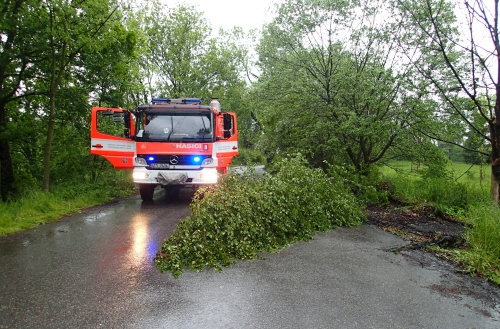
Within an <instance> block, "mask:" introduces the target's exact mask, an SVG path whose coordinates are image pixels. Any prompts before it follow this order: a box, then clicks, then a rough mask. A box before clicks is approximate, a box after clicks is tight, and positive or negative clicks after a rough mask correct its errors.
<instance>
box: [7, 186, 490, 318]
mask: <svg viewBox="0 0 500 329" xmlns="http://www.w3.org/2000/svg"><path fill="white" fill-rule="evenodd" d="M189 197H190V195H189V194H184V195H182V196H181V198H180V199H179V200H177V201H175V202H173V201H169V200H166V198H165V196H164V195H163V192H162V191H161V192H160V193H157V194H156V196H155V204H154V205H147V206H145V205H142V203H141V201H140V199H139V197H131V198H127V199H125V200H122V201H120V202H117V203H112V204H108V205H103V206H99V207H95V208H92V209H89V210H87V211H84V212H82V213H81V214H78V215H75V216H71V217H67V218H64V219H62V220H61V221H59V222H57V223H51V224H47V225H44V226H41V227H38V228H36V229H34V230H30V231H28V232H26V233H23V234H21V235H16V236H11V237H8V238H0V289H1V290H0V328H500V305H499V304H500V301H499V299H498V298H499V297H500V294H498V289H492V287H491V286H488V285H487V284H485V283H484V282H483V281H481V280H477V279H473V278H469V277H467V276H463V275H460V274H457V273H456V272H455V271H453V269H452V268H450V267H449V266H447V265H446V264H443V263H441V262H440V261H438V260H436V259H434V258H433V257H432V256H429V255H426V254H422V253H419V252H410V253H408V254H407V255H406V256H403V255H401V254H394V253H391V252H388V251H387V249H389V248H391V247H395V246H400V245H401V244H403V241H402V240H400V239H399V238H397V237H395V236H393V235H391V234H388V233H386V232H383V231H380V230H378V229H376V228H373V227H370V226H368V225H362V226H360V227H356V228H341V229H337V230H333V231H331V232H327V233H320V234H318V235H317V237H316V238H315V239H314V240H313V241H311V242H301V243H297V244H294V245H292V246H291V247H289V248H287V249H285V250H283V251H281V252H280V253H276V254H266V255H264V256H265V259H261V260H255V261H244V262H243V261H242V262H238V263H237V264H235V265H233V266H232V267H230V268H227V269H225V271H224V272H223V273H214V272H213V271H211V270H208V271H205V272H203V273H192V272H186V273H184V274H183V275H182V276H181V277H180V278H179V279H174V278H172V276H171V275H170V274H168V273H163V274H162V273H159V272H158V271H157V270H156V268H155V267H154V266H153V263H152V261H153V257H154V255H155V253H156V251H157V250H158V248H159V246H160V244H161V242H162V241H163V239H164V238H166V237H167V236H168V235H169V234H171V232H172V231H173V229H174V228H175V224H176V223H177V222H178V221H179V220H181V219H183V218H185V217H186V216H188V215H189V208H188V204H189ZM424 264H425V266H424Z"/></svg>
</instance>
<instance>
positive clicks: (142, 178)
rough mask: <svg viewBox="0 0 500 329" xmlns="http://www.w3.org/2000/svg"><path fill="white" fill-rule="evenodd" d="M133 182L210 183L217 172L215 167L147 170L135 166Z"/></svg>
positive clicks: (212, 182)
mask: <svg viewBox="0 0 500 329" xmlns="http://www.w3.org/2000/svg"><path fill="white" fill-rule="evenodd" d="M133 177H134V183H135V184H136V185H140V184H155V185H158V184H159V185H162V186H186V187H188V186H193V185H212V184H216V183H217V178H218V173H217V170H216V169H215V168H203V169H200V170H148V169H146V168H144V167H136V168H134V171H133Z"/></svg>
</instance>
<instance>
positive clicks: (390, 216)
mask: <svg viewBox="0 0 500 329" xmlns="http://www.w3.org/2000/svg"><path fill="white" fill-rule="evenodd" d="M367 218H368V224H371V225H374V226H377V227H379V228H381V229H382V230H384V231H388V232H391V233H393V234H396V235H399V236H401V237H402V238H404V239H405V240H408V241H409V242H410V244H409V245H407V246H404V248H413V249H420V248H423V247H426V246H428V245H438V246H440V247H442V248H460V247H467V244H466V241H465V239H464V237H463V236H464V233H465V226H464V224H463V223H461V222H458V221H456V220H454V219H453V218H451V217H448V216H446V215H443V214H439V213H436V212H434V211H433V210H432V209H431V208H430V207H424V208H418V209H415V208H404V207H397V206H394V205H392V206H389V207H380V206H370V207H368V209H367Z"/></svg>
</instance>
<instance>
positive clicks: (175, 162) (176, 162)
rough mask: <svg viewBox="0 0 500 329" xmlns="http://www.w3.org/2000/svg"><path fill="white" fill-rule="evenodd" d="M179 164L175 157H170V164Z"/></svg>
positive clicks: (177, 158)
mask: <svg viewBox="0 0 500 329" xmlns="http://www.w3.org/2000/svg"><path fill="white" fill-rule="evenodd" d="M178 163H179V157H178V156H177V155H172V156H171V157H170V164H173V165H176V164H178Z"/></svg>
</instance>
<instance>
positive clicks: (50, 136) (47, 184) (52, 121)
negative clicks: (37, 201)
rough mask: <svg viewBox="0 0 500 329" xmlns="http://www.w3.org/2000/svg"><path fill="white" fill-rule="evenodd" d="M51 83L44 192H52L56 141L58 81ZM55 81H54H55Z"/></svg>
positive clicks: (44, 159) (44, 162)
mask: <svg viewBox="0 0 500 329" xmlns="http://www.w3.org/2000/svg"><path fill="white" fill-rule="evenodd" d="M55 80H57V81H55V82H53V83H51V84H52V86H51V87H50V88H51V89H50V95H49V122H48V125H47V139H46V140H45V151H44V153H43V190H44V191H45V192H50V154H51V151H52V140H53V139H54V129H55V125H56V124H55V116H56V96H55V94H56V89H57V86H58V80H59V79H55ZM53 81H54V80H53Z"/></svg>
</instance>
